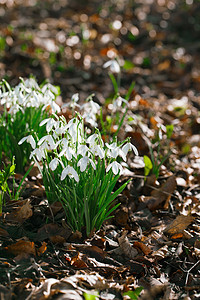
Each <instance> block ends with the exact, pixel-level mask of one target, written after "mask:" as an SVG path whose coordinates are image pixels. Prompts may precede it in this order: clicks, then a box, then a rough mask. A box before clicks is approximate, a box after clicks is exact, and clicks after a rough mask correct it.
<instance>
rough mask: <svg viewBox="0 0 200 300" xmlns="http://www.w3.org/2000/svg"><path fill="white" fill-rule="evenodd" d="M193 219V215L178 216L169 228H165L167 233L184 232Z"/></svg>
mask: <svg viewBox="0 0 200 300" xmlns="http://www.w3.org/2000/svg"><path fill="white" fill-rule="evenodd" d="M193 220H194V217H192V216H183V215H180V216H178V217H176V219H175V220H174V221H173V222H172V223H171V224H169V225H168V226H167V228H166V229H165V233H167V234H170V235H174V234H177V233H182V232H183V231H184V229H186V228H187V227H188V226H189V225H190V223H191V222H192V221H193Z"/></svg>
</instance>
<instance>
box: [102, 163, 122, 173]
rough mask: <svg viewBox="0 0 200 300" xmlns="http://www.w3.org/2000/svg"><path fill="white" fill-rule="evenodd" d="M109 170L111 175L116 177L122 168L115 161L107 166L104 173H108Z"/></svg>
mask: <svg viewBox="0 0 200 300" xmlns="http://www.w3.org/2000/svg"><path fill="white" fill-rule="evenodd" d="M111 168H112V172H113V174H115V175H117V174H118V173H119V174H121V173H122V172H123V168H122V166H121V165H120V164H119V163H118V162H117V161H113V162H112V163H111V164H109V165H108V166H107V168H106V172H108V171H109V170H110V169H111Z"/></svg>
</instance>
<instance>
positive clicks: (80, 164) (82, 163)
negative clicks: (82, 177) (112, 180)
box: [77, 156, 96, 172]
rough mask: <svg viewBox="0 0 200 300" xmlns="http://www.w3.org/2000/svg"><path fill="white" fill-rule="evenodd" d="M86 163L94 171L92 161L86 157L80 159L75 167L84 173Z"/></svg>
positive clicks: (94, 167)
mask: <svg viewBox="0 0 200 300" xmlns="http://www.w3.org/2000/svg"><path fill="white" fill-rule="evenodd" d="M88 163H91V165H92V167H93V169H94V170H96V166H95V163H94V162H93V160H92V159H90V158H89V157H87V156H84V157H82V158H81V159H80V160H79V162H78V164H77V166H78V167H80V170H81V172H84V171H85V169H86V167H87V165H88Z"/></svg>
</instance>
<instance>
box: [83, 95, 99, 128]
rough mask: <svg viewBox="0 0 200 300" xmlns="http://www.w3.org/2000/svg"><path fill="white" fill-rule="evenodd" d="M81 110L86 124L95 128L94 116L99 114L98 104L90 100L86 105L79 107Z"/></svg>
mask: <svg viewBox="0 0 200 300" xmlns="http://www.w3.org/2000/svg"><path fill="white" fill-rule="evenodd" d="M81 109H83V111H84V112H83V118H84V119H85V121H86V122H87V123H89V124H90V125H92V126H93V127H95V126H97V125H98V124H97V122H96V120H97V119H96V114H98V113H99V110H100V106H99V104H98V103H96V102H94V101H93V100H90V101H88V102H86V103H84V104H83V105H82V107H81Z"/></svg>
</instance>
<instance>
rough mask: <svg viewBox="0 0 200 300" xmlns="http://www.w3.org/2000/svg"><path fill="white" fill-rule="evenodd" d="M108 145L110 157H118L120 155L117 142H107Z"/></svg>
mask: <svg viewBox="0 0 200 300" xmlns="http://www.w3.org/2000/svg"><path fill="white" fill-rule="evenodd" d="M106 146H107V148H108V151H107V156H108V157H110V158H117V156H118V155H119V149H120V148H119V147H117V143H112V144H110V145H109V144H108V143H106Z"/></svg>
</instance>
